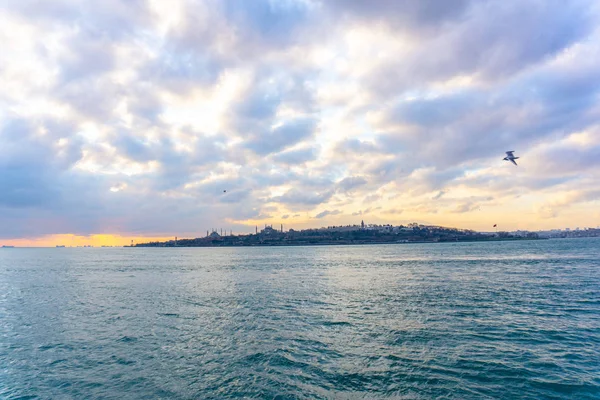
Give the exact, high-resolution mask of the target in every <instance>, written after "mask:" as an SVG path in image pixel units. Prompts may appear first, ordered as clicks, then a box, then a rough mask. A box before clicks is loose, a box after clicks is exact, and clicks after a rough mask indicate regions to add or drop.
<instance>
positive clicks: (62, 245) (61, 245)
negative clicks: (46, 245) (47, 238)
mask: <svg viewBox="0 0 600 400" xmlns="http://www.w3.org/2000/svg"><path fill="white" fill-rule="evenodd" d="M56 247H65V245H64V244H60V245H59V244H57V245H56Z"/></svg>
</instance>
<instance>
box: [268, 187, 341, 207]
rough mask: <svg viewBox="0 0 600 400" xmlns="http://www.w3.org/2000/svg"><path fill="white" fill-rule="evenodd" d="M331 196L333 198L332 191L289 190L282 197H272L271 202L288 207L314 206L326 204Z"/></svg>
mask: <svg viewBox="0 0 600 400" xmlns="http://www.w3.org/2000/svg"><path fill="white" fill-rule="evenodd" d="M331 196H333V191H326V192H321V193H315V192H309V191H306V190H300V189H290V190H288V191H287V192H286V193H285V194H283V195H282V196H277V197H274V198H273V199H272V200H273V201H276V202H279V203H283V204H290V205H309V206H315V205H319V204H322V203H325V202H327V201H328V200H329V199H330V198H331Z"/></svg>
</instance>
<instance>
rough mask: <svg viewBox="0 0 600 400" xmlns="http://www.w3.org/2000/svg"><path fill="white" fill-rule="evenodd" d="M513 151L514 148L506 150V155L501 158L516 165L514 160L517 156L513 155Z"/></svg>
mask: <svg viewBox="0 0 600 400" xmlns="http://www.w3.org/2000/svg"><path fill="white" fill-rule="evenodd" d="M514 152H515V151H514V150H511V151H507V152H506V157H504V158H503V160H506V161H510V162H511V163H513V164H515V165H517V163H516V162H515V160H516V159H518V158H519V157H515V156H514V155H513V153H514Z"/></svg>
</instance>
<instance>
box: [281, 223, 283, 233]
mask: <svg viewBox="0 0 600 400" xmlns="http://www.w3.org/2000/svg"><path fill="white" fill-rule="evenodd" d="M281 233H283V224H281Z"/></svg>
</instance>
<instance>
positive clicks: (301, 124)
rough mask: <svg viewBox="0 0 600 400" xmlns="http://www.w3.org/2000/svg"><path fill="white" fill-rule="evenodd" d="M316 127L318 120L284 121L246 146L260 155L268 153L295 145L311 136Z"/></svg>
mask: <svg viewBox="0 0 600 400" xmlns="http://www.w3.org/2000/svg"><path fill="white" fill-rule="evenodd" d="M315 128H316V120H314V119H312V118H297V119H294V120H291V121H288V122H286V123H284V124H283V125H282V126H279V127H277V128H275V129H273V130H272V131H270V132H266V133H264V134H262V135H260V136H255V137H254V138H252V139H251V140H250V141H249V142H248V143H247V144H246V146H247V147H248V148H249V149H251V150H253V151H254V152H256V153H257V154H260V155H267V154H270V153H273V152H277V151H281V150H283V149H285V148H287V147H290V146H293V145H295V144H297V143H299V142H301V141H303V140H305V139H307V138H308V137H310V136H311V135H312V134H313V133H314V130H315Z"/></svg>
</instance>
